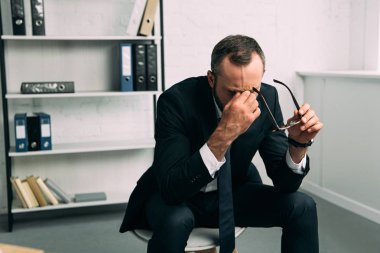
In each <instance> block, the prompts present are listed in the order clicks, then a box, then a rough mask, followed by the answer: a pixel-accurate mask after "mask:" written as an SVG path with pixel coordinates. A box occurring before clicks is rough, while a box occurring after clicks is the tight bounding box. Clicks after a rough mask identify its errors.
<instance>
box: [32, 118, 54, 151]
mask: <svg viewBox="0 0 380 253" xmlns="http://www.w3.org/2000/svg"><path fill="white" fill-rule="evenodd" d="M35 115H37V116H38V117H39V123H40V124H39V127H40V133H41V135H40V150H51V149H52V143H51V124H50V115H49V114H46V113H35Z"/></svg>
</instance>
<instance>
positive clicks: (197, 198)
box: [120, 35, 323, 253]
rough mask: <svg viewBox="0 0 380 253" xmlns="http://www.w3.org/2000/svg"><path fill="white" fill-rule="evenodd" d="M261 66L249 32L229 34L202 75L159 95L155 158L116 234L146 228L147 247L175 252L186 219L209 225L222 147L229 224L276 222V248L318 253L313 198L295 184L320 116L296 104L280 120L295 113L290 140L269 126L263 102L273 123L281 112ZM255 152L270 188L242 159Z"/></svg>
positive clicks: (188, 225)
mask: <svg viewBox="0 0 380 253" xmlns="http://www.w3.org/2000/svg"><path fill="white" fill-rule="evenodd" d="M264 71H265V57H264V53H263V52H262V50H261V48H260V46H259V44H258V43H257V42H256V41H255V40H254V39H252V38H250V37H247V36H242V35H235V36H228V37H226V38H224V39H223V40H221V41H220V42H219V43H218V44H217V45H216V46H215V47H214V50H213V52H212V56H211V70H210V71H208V72H207V77H206V76H203V77H195V78H189V79H186V80H184V81H182V82H180V83H178V84H176V85H174V86H172V87H171V88H170V89H168V90H166V91H165V92H164V93H163V94H162V95H161V96H160V98H159V100H158V106H157V121H156V132H155V139H156V147H155V154H154V162H153V164H152V166H151V167H150V168H149V169H148V170H147V171H146V172H145V173H144V175H143V176H142V177H141V178H140V180H139V181H138V183H137V186H136V188H135V189H134V191H133V193H132V195H131V197H130V200H129V203H128V207H127V210H126V213H125V217H124V220H123V223H122V225H121V227H120V232H125V231H128V230H132V229H134V228H150V229H152V230H153V237H152V239H151V240H150V241H149V243H148V252H173V253H174V252H183V251H184V248H185V246H186V241H187V239H188V236H189V234H190V233H191V230H192V229H193V228H194V227H198V226H199V227H218V185H217V183H216V178H217V177H218V170H219V169H220V168H221V166H222V165H223V164H224V163H225V161H226V160H225V158H224V156H225V154H226V151H227V150H229V157H230V158H229V162H230V165H231V166H230V167H231V171H232V172H231V173H232V176H231V177H232V194H233V209H234V221H235V225H236V226H241V227H274V226H277V227H282V228H283V235H282V244H281V245H282V246H281V248H282V252H292V253H298V252H300V253H301V252H302V253H306V252H307V253H314V252H318V222H317V213H316V205H315V202H314V201H313V199H312V198H311V197H309V196H308V195H306V194H304V193H301V192H297V190H298V188H299V186H300V184H301V182H302V179H303V178H304V177H305V175H306V174H307V172H308V171H309V159H308V157H307V155H306V153H307V147H308V146H309V145H311V143H312V140H313V138H314V137H315V136H316V135H317V133H318V132H319V131H320V129H321V128H322V127H323V124H322V123H321V122H320V121H319V119H318V117H317V115H316V114H315V112H314V111H313V110H312V109H311V108H310V106H309V105H308V104H304V105H302V106H301V107H300V108H299V110H295V111H294V116H293V117H292V118H291V119H289V121H290V120H295V119H300V123H298V124H297V125H295V126H293V127H290V128H289V129H288V137H289V138H288V137H287V136H286V134H285V133H284V131H273V125H274V124H273V123H274V122H273V121H272V119H271V115H270V112H269V110H267V109H266V108H265V106H264V103H263V102H264V101H263V100H264V99H265V100H266V103H267V105H268V107H269V109H270V111H271V112H272V114H273V117H274V118H275V121H276V122H275V123H278V124H282V123H283V118H282V112H281V108H280V105H279V100H278V94H277V91H276V89H275V88H274V87H273V86H270V85H268V84H265V83H262V82H261V80H262V78H263V74H264ZM255 89H256V90H258V91H259V92H260V93H261V95H262V96H263V97H264V99H263V98H262V97H261V96H258V94H257V92H252V90H255ZM289 121H288V122H289ZM257 151H259V153H260V155H261V157H262V159H263V161H264V164H265V167H266V171H267V174H268V176H269V177H270V178H271V179H272V181H273V185H274V186H268V185H264V184H263V183H262V181H261V179H260V176H259V173H258V171H257V169H256V167H255V166H254V165H253V164H252V162H251V161H252V158H253V156H254V155H255V154H256V152H257Z"/></svg>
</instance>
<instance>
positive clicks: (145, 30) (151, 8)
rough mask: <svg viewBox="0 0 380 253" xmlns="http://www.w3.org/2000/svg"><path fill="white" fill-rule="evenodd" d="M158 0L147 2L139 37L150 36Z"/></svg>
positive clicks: (148, 0)
mask: <svg viewBox="0 0 380 253" xmlns="http://www.w3.org/2000/svg"><path fill="white" fill-rule="evenodd" d="M158 1H159V0H147V2H146V6H145V10H144V14H143V18H142V20H141V25H140V29H139V35H143V36H151V35H152V32H153V25H154V19H155V17H156V12H157V7H158Z"/></svg>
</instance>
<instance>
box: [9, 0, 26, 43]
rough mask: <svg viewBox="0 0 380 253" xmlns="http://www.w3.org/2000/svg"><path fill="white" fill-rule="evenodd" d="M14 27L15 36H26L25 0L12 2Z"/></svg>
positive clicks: (12, 0) (13, 0)
mask: <svg viewBox="0 0 380 253" xmlns="http://www.w3.org/2000/svg"><path fill="white" fill-rule="evenodd" d="M11 12H12V27H13V34H14V35H26V31H25V8H24V0H11Z"/></svg>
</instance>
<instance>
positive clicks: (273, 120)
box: [252, 87, 280, 129]
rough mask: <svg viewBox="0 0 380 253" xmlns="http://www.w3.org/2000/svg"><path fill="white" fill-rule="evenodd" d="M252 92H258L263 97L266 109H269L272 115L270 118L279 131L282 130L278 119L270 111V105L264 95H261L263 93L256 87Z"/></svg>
mask: <svg viewBox="0 0 380 253" xmlns="http://www.w3.org/2000/svg"><path fill="white" fill-rule="evenodd" d="M252 91H254V92H256V93H257V94H258V95H259V96H260V97H261V99H262V100H263V101H264V104H265V107H266V108H267V111H268V112H269V114H270V117H271V119H272V122H273V124H274V125H275V126H276V128H277V129H280V126H279V125H278V124H277V122H276V119H275V118H274V116H273V114H272V112H271V110H270V109H269V105H268V103H267V101H266V100H265V97H264V96H263V94H261V92H260V91H259V90H258V89H256V88H255V87H252Z"/></svg>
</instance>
